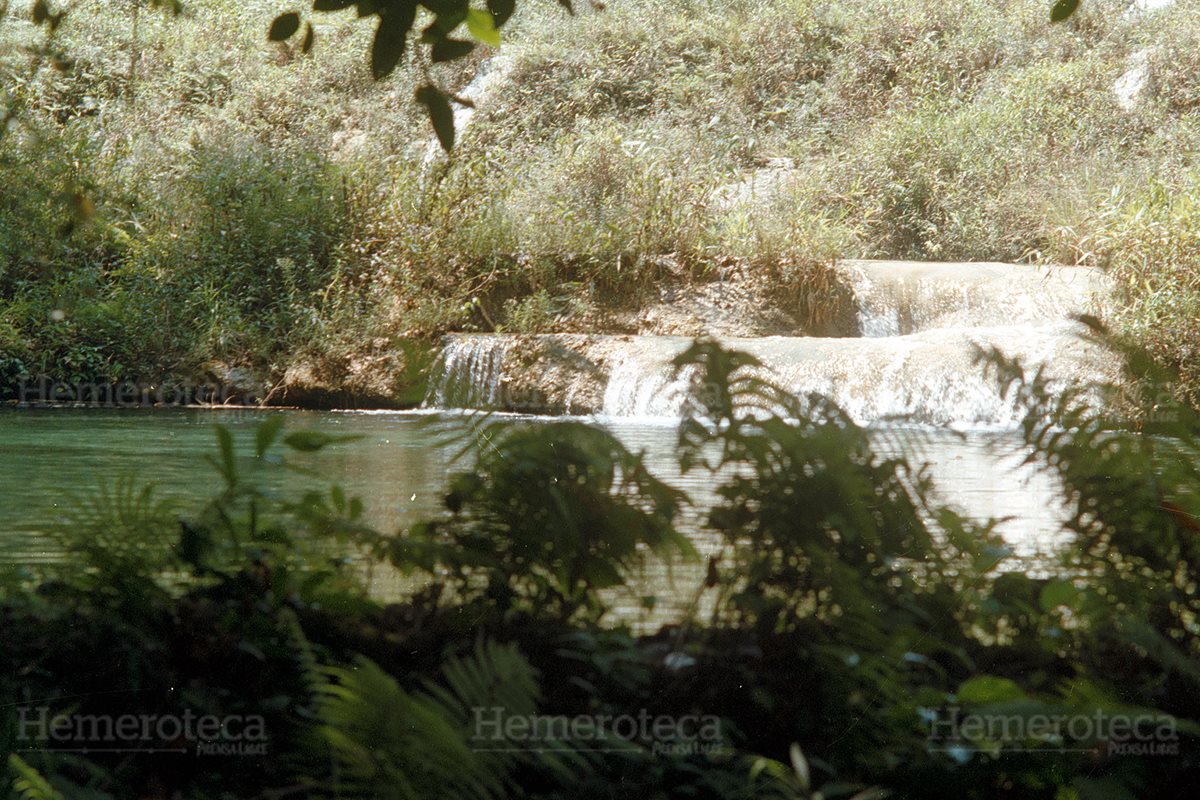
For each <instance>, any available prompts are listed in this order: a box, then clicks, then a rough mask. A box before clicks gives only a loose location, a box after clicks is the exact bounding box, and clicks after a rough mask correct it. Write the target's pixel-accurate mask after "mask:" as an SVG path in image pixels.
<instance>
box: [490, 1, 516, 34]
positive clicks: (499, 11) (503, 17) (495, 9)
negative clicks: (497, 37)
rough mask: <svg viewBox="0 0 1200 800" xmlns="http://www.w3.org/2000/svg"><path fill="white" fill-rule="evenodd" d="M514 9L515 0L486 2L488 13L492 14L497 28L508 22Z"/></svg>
mask: <svg viewBox="0 0 1200 800" xmlns="http://www.w3.org/2000/svg"><path fill="white" fill-rule="evenodd" d="M516 7H517V2H516V0H487V8H488V11H490V12H492V16H493V17H495V18H496V27H497V28H499V27H500V26H501V25H503V24H504V23H506V22H508V19H509V17H511V16H512V15H513V11H514V10H515V9H516Z"/></svg>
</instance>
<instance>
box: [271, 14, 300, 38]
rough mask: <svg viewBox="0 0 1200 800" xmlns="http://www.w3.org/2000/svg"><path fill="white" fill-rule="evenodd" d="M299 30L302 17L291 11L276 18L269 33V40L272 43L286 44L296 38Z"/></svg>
mask: <svg viewBox="0 0 1200 800" xmlns="http://www.w3.org/2000/svg"><path fill="white" fill-rule="evenodd" d="M298 30H300V15H299V14H297V13H296V12H295V11H289V12H287V13H286V14H280V15H279V16H278V17H276V18H275V21H274V22H272V23H271V29H270V30H269V31H267V38H268V39H270V40H271V41H272V42H286V41H287V40H288V39H290V38H292V37H293V36H295V35H296V31H298Z"/></svg>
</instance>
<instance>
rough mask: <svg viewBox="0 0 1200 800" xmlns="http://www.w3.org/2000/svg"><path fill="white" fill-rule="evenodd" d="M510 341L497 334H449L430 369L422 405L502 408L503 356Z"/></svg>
mask: <svg viewBox="0 0 1200 800" xmlns="http://www.w3.org/2000/svg"><path fill="white" fill-rule="evenodd" d="M510 344H511V342H510V340H509V339H508V338H506V337H497V336H449V337H447V338H446V341H445V343H444V344H443V346H442V353H441V356H440V357H439V359H438V363H437V364H436V365H435V368H434V380H433V381H432V382H431V383H430V384H429V394H428V396H427V397H426V398H425V405H427V406H433V407H436V408H487V409H491V408H501V407H503V401H504V398H503V388H502V387H503V381H502V378H503V374H504V356H505V353H506V352H507V351H508V349H509V346H510Z"/></svg>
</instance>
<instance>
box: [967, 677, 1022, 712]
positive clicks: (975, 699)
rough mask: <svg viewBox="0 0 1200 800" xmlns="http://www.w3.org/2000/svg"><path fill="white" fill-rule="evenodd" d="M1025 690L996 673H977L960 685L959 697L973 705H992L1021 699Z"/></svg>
mask: <svg viewBox="0 0 1200 800" xmlns="http://www.w3.org/2000/svg"><path fill="white" fill-rule="evenodd" d="M1024 696H1025V692H1023V691H1022V690H1021V687H1020V686H1017V684H1015V683H1013V682H1012V681H1011V680H1009V679H1008V678H1000V677H997V676H995V675H976V676H975V677H974V678H969V679H967V680H966V681H965V682H964V683H963V684H962V686H959V687H958V699H959V701H960V702H963V703H970V704H971V705H991V704H993V703H1004V702H1008V701H1010V700H1020V699H1021V698H1023V697H1024Z"/></svg>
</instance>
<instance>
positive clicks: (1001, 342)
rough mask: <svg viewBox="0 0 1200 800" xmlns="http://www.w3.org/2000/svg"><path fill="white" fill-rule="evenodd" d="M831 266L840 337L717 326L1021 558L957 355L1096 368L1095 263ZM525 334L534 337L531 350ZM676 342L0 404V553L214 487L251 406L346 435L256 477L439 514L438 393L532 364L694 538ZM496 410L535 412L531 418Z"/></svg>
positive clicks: (991, 426) (1029, 534)
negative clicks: (301, 407) (295, 396)
mask: <svg viewBox="0 0 1200 800" xmlns="http://www.w3.org/2000/svg"><path fill="white" fill-rule="evenodd" d="M842 269H844V270H846V271H847V280H848V281H849V282H850V283H851V284H852V285H853V287H854V291H855V295H856V297H857V298H858V303H859V317H858V319H859V330H858V332H857V333H858V335H857V336H851V337H846V338H838V339H820V338H811V337H808V338H806V337H766V338H761V339H742V340H733V341H730V342H729V345H730V346H732V347H736V348H739V349H742V350H746V351H749V352H751V353H753V354H754V355H755V356H757V357H758V358H759V359H760V361H761V362H762V363H763V365H764V368H765V369H767V370H769V371H770V372H771V374H772V377H773V378H774V379H775V380H776V381H777V382H778V383H780V384H781V385H783V386H785V387H787V388H789V389H790V390H791V391H793V392H795V393H796V394H797V395H804V394H807V393H809V392H818V393H821V394H825V395H826V396H830V397H832V398H833V399H834V400H835V401H837V402H838V403H839V404H840V405H841V406H842V407H843V408H844V409H845V410H846V411H847V412H848V413H849V414H850V415H851V416H852V417H853V418H855V419H856V420H857V421H858V422H859V423H861V424H863V425H866V426H868V427H869V429H871V430H872V431H874V435H875V439H876V442H877V450H879V451H880V452H881V453H884V454H887V455H896V454H903V455H905V456H907V457H908V458H909V459H910V461H912V462H914V463H925V464H928V466H929V469H930V471H931V473H932V476H933V478H934V481H935V485H936V486H937V487H938V489H939V491H940V493H941V496H942V498H943V499H944V500H945V501H946V502H948V503H951V504H953V505H955V506H957V507H959V508H960V509H961V510H963V511H965V512H966V513H967V514H969V515H970V516H972V517H974V518H976V519H980V520H982V519H987V518H989V517H997V518H999V517H1003V518H1006V521H1005V522H1004V523H1003V524H1002V525H1001V527H1000V531H1001V532H1002V533H1003V535H1004V536H1005V538H1006V540H1007V541H1008V543H1009V545H1010V546H1011V548H1012V549H1013V550H1014V552H1015V554H1016V556H1018V557H1019V558H1021V559H1022V560H1032V561H1037V560H1038V559H1039V558H1040V557H1042V556H1044V555H1045V554H1047V553H1048V552H1050V551H1051V550H1052V549H1053V548H1055V547H1059V546H1061V545H1062V544H1063V542H1064V541H1066V539H1065V537H1064V535H1063V533H1062V530H1061V518H1062V510H1061V507H1060V506H1059V505H1058V502H1059V501H1058V500H1057V499H1056V498H1057V493H1056V487H1055V484H1054V481H1053V480H1052V479H1051V478H1050V477H1049V476H1047V475H1045V474H1042V473H1039V472H1037V471H1036V470H1034V469H1033V468H1032V467H1029V466H1025V465H1022V463H1021V462H1022V458H1023V456H1024V451H1022V449H1021V448H1020V446H1019V444H1020V442H1019V439H1018V437H1017V435H1016V433H1015V424H1016V417H1015V415H1014V411H1015V410H1014V409H1012V408H1011V407H1009V406H1008V404H1007V403H1006V402H1005V401H1004V399H1003V398H1002V397H1001V396H1000V394H999V392H998V390H997V388H996V387H995V385H994V383H993V382H992V381H990V380H988V379H987V378H986V377H984V376H983V374H982V371H981V370H980V368H979V366H978V365H977V364H976V363H975V358H974V356H975V352H976V350H977V348H978V347H981V346H982V347H996V348H999V349H1000V350H1002V351H1004V352H1006V353H1008V354H1010V355H1017V356H1020V357H1021V358H1022V359H1024V361H1025V362H1026V363H1027V364H1029V365H1030V366H1043V367H1045V368H1046V369H1047V371H1048V372H1049V373H1050V374H1051V375H1052V376H1056V377H1057V378H1058V379H1059V380H1062V381H1064V382H1073V381H1085V380H1091V379H1095V378H1104V377H1105V376H1106V371H1109V370H1111V367H1112V363H1111V361H1112V360H1111V358H1108V357H1106V356H1105V355H1104V354H1103V353H1102V352H1100V351H1099V350H1098V349H1097V348H1095V347H1093V346H1090V345H1087V344H1085V343H1084V342H1082V340H1081V339H1080V336H1079V328H1080V326H1079V325H1078V324H1077V323H1072V322H1071V321H1070V315H1071V314H1073V313H1080V312H1091V311H1094V310H1096V307H1097V306H1096V304H1097V302H1098V300H1097V297H1098V292H1099V287H1100V285H1101V280H1102V276H1100V274H1099V273H1097V272H1094V271H1089V270H1083V269H1079V268H1058V269H1048V268H1035V267H1023V266H1014V265H1002V264H962V265H930V264H905V263H902V262H847V263H845V264H844V265H843V266H842ZM531 341H532V342H533V344H534V345H536V346H537V347H539V348H541V349H540V350H539V351H538V354H537V355H536V358H533V359H531V358H530V357H529V355H528V352H529V345H530V342H531ZM687 343H688V342H687V340H686V339H680V338H673V337H657V336H619V337H617V336H610V337H603V336H600V337H553V336H547V337H533V338H532V339H531V338H530V337H512V336H503V335H478V336H459V337H449V338H448V339H447V342H446V344H445V348H444V355H443V358H442V365H443V368H442V372H441V375H440V376H435V379H434V381H433V383H432V388H431V391H430V395H429V397H428V399H427V405H428V406H429V408H427V409H423V410H421V411H415V412H407V413H401V412H336V411H335V412H305V411H252V410H204V409H192V410H187V409H155V410H138V409H29V408H21V409H13V408H10V409H4V410H0V561H5V562H8V563H31V562H44V561H52V560H54V559H56V558H59V557H61V553H60V552H59V551H58V550H57V549H56V547H55V545H54V543H53V540H52V538H51V537H49V536H47V533H48V532H50V531H52V530H53V528H54V526H56V525H59V524H61V523H62V521H63V519H64V517H65V514H66V509H68V508H69V507H70V503H72V502H73V501H72V500H71V498H70V495H71V494H72V493H74V494H76V495H78V494H80V493H86V492H88V491H93V490H94V487H97V486H99V485H101V484H104V483H109V484H111V483H112V482H113V481H115V480H116V479H118V478H120V477H122V476H127V475H133V476H136V477H137V478H138V479H140V480H143V481H150V482H153V483H155V484H156V486H157V487H158V491H159V492H160V493H161V494H162V495H163V496H166V497H169V498H172V499H173V500H174V501H176V502H177V504H178V507H179V511H180V513H181V514H183V515H187V514H188V513H194V512H195V511H196V510H198V509H199V508H200V507H201V506H202V504H203V503H204V501H205V500H206V499H207V498H208V497H211V496H212V494H213V493H214V492H215V491H216V490H217V489H218V486H219V481H218V478H217V475H216V473H215V470H214V469H213V468H212V466H211V465H210V464H208V463H207V461H206V460H205V456H206V455H210V454H212V453H214V452H215V450H216V447H215V437H214V433H213V425H214V423H220V424H223V425H227V426H229V427H230V428H231V429H233V431H234V433H235V436H236V437H237V438H238V441H239V446H240V448H241V450H242V452H243V453H245V454H246V455H249V453H250V452H251V449H252V446H253V445H252V441H253V428H254V426H255V425H257V424H258V423H259V422H261V421H262V419H263V418H264V417H265V416H266V415H267V414H270V413H276V414H278V413H282V414H286V415H287V417H288V419H287V427H288V429H289V430H297V429H307V430H319V431H323V432H326V433H331V434H339V435H340V434H354V435H356V436H358V437H360V438H358V439H357V440H355V441H353V442H346V443H342V444H339V445H337V446H334V447H330V448H328V449H326V450H325V451H322V452H320V453H315V454H296V455H294V456H289V458H294V459H296V460H297V461H298V462H299V463H300V464H302V465H304V466H307V467H310V468H311V469H313V470H315V471H317V472H318V474H319V475H320V476H321V479H320V480H317V479H315V478H311V477H302V476H299V475H296V474H295V473H291V472H287V471H284V470H282V469H280V470H276V471H275V472H273V473H269V474H268V476H267V481H268V483H269V484H270V485H271V486H272V488H273V489H275V490H278V491H281V492H295V491H299V490H302V489H305V488H311V487H313V486H314V485H316V484H318V483H322V482H324V483H339V484H342V485H343V486H344V487H345V488H346V489H347V491H348V492H349V493H351V494H357V495H359V496H361V497H362V498H363V500H364V502H365V504H366V508H367V514H368V520H369V521H370V522H371V523H373V524H374V525H375V526H376V527H377V528H379V529H381V530H384V531H400V530H403V529H404V528H405V527H407V526H408V525H410V524H412V523H413V522H414V521H416V520H418V519H421V518H423V517H427V516H429V515H431V514H435V513H438V511H439V508H440V498H441V497H442V494H443V492H444V487H445V485H446V480H447V477H448V475H449V474H451V473H452V472H453V471H454V470H455V469H458V468H462V467H463V466H465V465H462V464H457V465H456V464H455V463H454V454H455V453H457V452H458V451H459V450H460V449H461V444H462V443H461V441H460V442H453V443H450V442H448V441H447V432H453V431H455V430H458V431H462V430H466V428H467V426H468V421H469V416H470V414H471V413H473V412H471V411H469V410H468V411H464V410H455V409H454V408H451V407H454V406H462V407H466V408H467V409H479V408H483V409H489V410H491V411H499V412H507V411H512V410H513V409H514V408H516V409H520V408H522V398H521V394H520V393H521V391H528V389H529V387H530V385H531V376H532V385H533V388H534V389H535V390H537V395H538V397H539V400H538V404H537V405H539V406H540V407H539V408H538V410H539V412H542V413H545V412H549V413H551V414H557V415H559V416H562V415H570V414H574V415H576V416H577V417H578V416H580V415H582V418H584V419H588V420H590V421H592V422H594V423H595V424H599V425H603V426H605V427H607V428H609V429H610V430H612V431H613V432H614V433H615V434H616V435H617V436H618V437H619V438H620V439H621V440H622V441H623V442H624V443H625V444H626V445H627V446H628V447H630V448H631V449H633V450H644V451H645V452H646V453H647V463H648V465H649V466H650V468H651V469H652V470H653V471H654V472H655V473H656V474H657V475H659V477H661V478H663V479H664V480H666V481H668V482H669V483H672V484H674V485H676V486H677V487H678V488H680V489H683V490H684V491H685V492H687V493H688V494H689V495H690V496H691V498H692V500H693V502H694V506H693V508H692V511H691V512H690V513H689V515H688V516H687V518H686V519H685V520H684V521H683V527H684V528H685V530H687V531H688V532H689V533H690V534H691V535H692V536H693V538H694V540H695V541H696V544H697V546H698V548H699V549H700V550H701V552H702V553H703V552H704V551H706V550H710V549H712V548H714V547H715V546H716V542H715V539H714V538H713V537H712V534H711V533H709V532H707V531H705V530H704V528H703V526H702V524H701V520H702V517H703V509H704V508H705V507H706V506H707V505H708V504H709V503H710V502H711V499H712V497H713V495H712V491H713V488H714V487H713V480H712V478H711V477H710V476H707V475H704V474H702V473H700V472H696V473H693V474H690V475H687V476H681V475H680V474H679V472H678V469H677V467H676V465H675V456H674V440H675V435H676V426H677V423H678V415H679V411H680V405H681V397H680V394H679V391H678V388H679V387H678V384H679V380H678V379H677V378H676V376H674V375H673V374H672V368H671V366H670V360H671V358H672V357H673V356H674V355H675V354H677V353H678V352H679V351H680V350H681V349H683V348H684V347H686V345H687ZM521 370H524V375H523V376H521V380H520V381H517V380H515V379H514V375H517V373H519V372H520V371H521ZM539 383H540V384H542V385H539ZM564 387H566V388H565V391H564ZM547 398H548V399H547ZM525 407H526V408H528V406H525ZM513 416H514V419H516V420H525V421H529V422H533V423H536V424H544V423H546V422H547V421H548V420H549V419H550V417H546V416H520V415H513ZM664 575H665V573H662V574H659V575H657V576H651V581H652V582H654V581H660V580H662V579H663V576H664ZM692 578H695V576H694V575H691V574H690V571H685V572H684V585H683V588H674V587H666V589H665V591H666V592H668V593H671V592H675V593H676V595H675V598H676V599H677V600H680V602H682V598H683V597H685V596H686V595H687V594H688V592H690V591H691V587H692V586H694V581H693V580H692ZM385 590H386V589H385Z"/></svg>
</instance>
